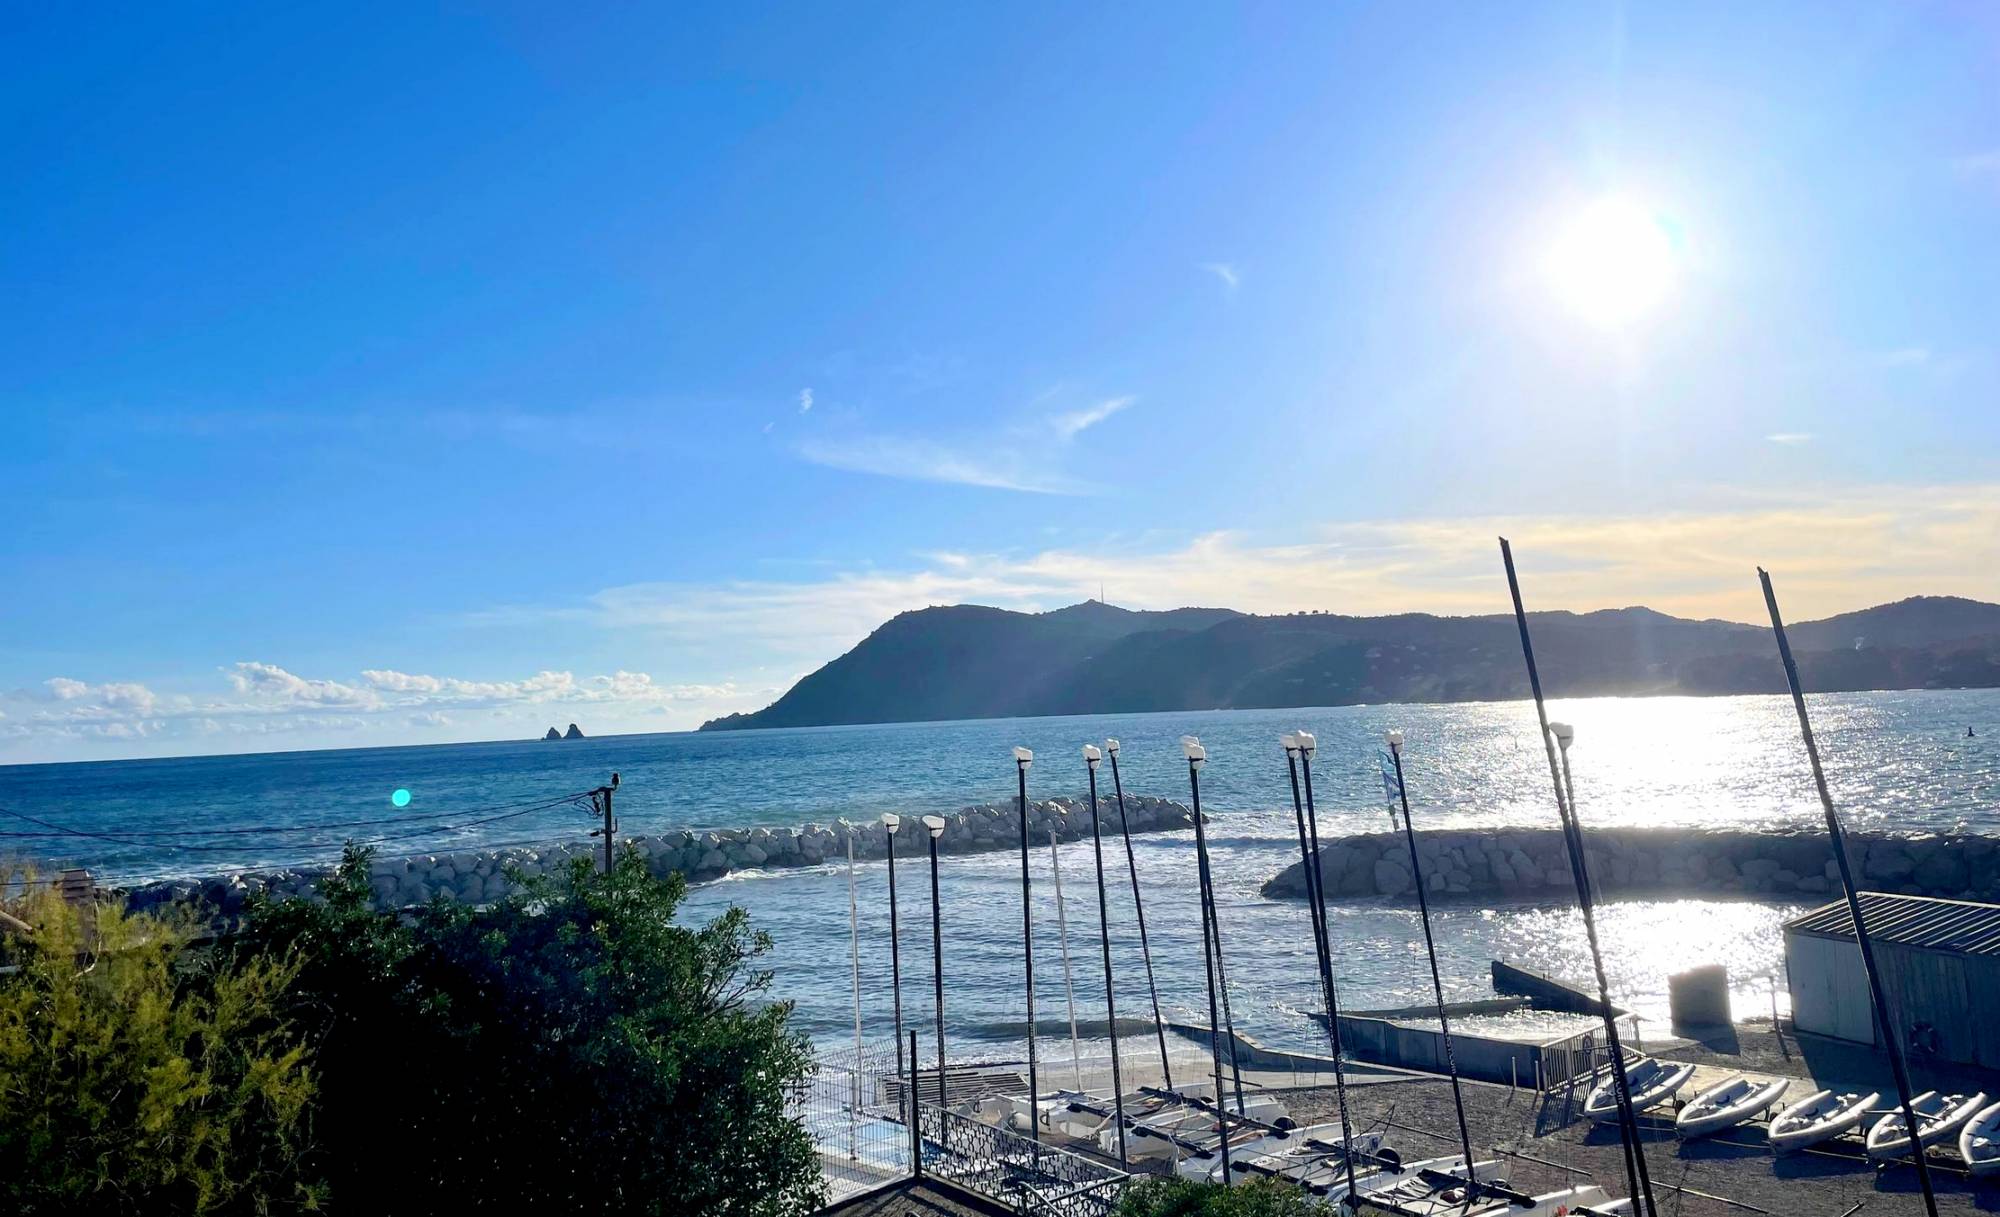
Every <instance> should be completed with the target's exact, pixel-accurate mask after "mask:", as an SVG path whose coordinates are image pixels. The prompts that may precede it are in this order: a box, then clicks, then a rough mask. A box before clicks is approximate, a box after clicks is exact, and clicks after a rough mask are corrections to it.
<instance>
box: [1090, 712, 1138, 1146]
mask: <svg viewBox="0 0 2000 1217" xmlns="http://www.w3.org/2000/svg"><path fill="white" fill-rule="evenodd" d="M1103 759H1104V754H1103V753H1101V752H1099V751H1098V750H1097V748H1096V746H1095V745H1093V744H1085V745H1084V746H1083V763H1084V767H1085V768H1086V769H1088V770H1090V852H1091V854H1092V856H1093V857H1095V858H1096V859H1097V941H1098V943H1099V944H1100V945H1101V946H1102V947H1103V948H1104V1025H1105V1029H1106V1031H1108V1032H1109V1033H1110V1036H1111V1109H1112V1120H1113V1121H1114V1122H1115V1123H1116V1124H1117V1127H1118V1165H1120V1166H1127V1165H1129V1161H1128V1159H1127V1157H1126V1153H1125V1083H1124V1081H1123V1079H1121V1078H1120V1077H1119V1075H1118V1002H1117V1000H1116V998H1115V997H1114V996H1113V993H1112V986H1111V906H1110V902H1109V901H1108V900H1107V899H1106V898H1105V894H1104V833H1103V831H1102V828H1101V826H1100V825H1099V823H1098V819H1097V766H1098V764H1099V762H1101V761H1102V760H1103ZM1079 1089H1081V1087H1079Z"/></svg>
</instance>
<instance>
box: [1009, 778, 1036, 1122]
mask: <svg viewBox="0 0 2000 1217" xmlns="http://www.w3.org/2000/svg"><path fill="white" fill-rule="evenodd" d="M1034 763H1035V754H1034V753H1032V752H1030V751H1028V750H1027V749H1026V748H1016V749H1014V775H1015V778H1016V780H1017V781H1018V783H1019V786H1018V791H1019V793H1018V794H1016V796H1015V806H1016V807H1017V808H1019V810H1020V813H1021V961H1022V964H1023V965H1024V970H1025V973H1026V976H1027V994H1028V1128H1029V1131H1031V1132H1033V1133H1034V1135H1035V1145H1036V1147H1037V1148H1039V1147H1040V1146H1041V1143H1042V1113H1041V1109H1040V1107H1039V1106H1037V1104H1039V1103H1040V1102H1041V1100H1042V1091H1041V1079H1040V1073H1039V1070H1038V1069H1037V1068H1036V1065H1037V1061H1036V1059H1035V917H1034V911H1033V909H1032V908H1031V907H1030V906H1029V903H1028V898H1029V892H1030V887H1029V881H1028V766H1030V765H1032V764H1034Z"/></svg>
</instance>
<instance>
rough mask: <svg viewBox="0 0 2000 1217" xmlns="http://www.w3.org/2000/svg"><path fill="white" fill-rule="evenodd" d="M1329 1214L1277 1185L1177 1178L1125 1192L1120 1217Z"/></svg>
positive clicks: (1321, 1204) (1326, 1207)
mask: <svg viewBox="0 0 2000 1217" xmlns="http://www.w3.org/2000/svg"><path fill="white" fill-rule="evenodd" d="M1333 1212H1334V1208H1333V1206H1332V1205H1330V1204H1328V1203H1327V1202H1326V1201H1324V1200H1321V1199H1318V1198H1316V1197H1313V1196H1310V1195H1307V1194H1306V1192H1305V1191H1304V1190H1303V1189H1301V1188H1299V1187H1297V1186H1296V1185H1294V1184H1291V1183H1286V1182H1284V1181H1282V1180H1278V1179H1253V1180H1249V1181H1247V1182H1243V1183H1239V1184H1237V1185H1236V1186H1234V1187H1224V1186H1222V1185H1221V1184H1220V1183H1207V1182H1199V1181H1196V1180H1194V1179H1184V1178H1180V1177H1178V1176H1163V1177H1156V1178H1151V1179H1145V1180H1142V1181H1140V1182H1138V1183H1135V1184H1133V1185H1132V1186H1131V1187H1129V1188H1127V1189H1126V1191H1125V1195H1124V1197H1123V1198H1122V1199H1121V1200H1120V1201H1119V1204H1118V1213H1119V1217H1332V1214H1333Z"/></svg>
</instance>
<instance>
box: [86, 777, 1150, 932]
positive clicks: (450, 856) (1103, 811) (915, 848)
mask: <svg viewBox="0 0 2000 1217" xmlns="http://www.w3.org/2000/svg"><path fill="white" fill-rule="evenodd" d="M1098 808H1099V816H1100V819H1101V820H1102V821H1103V831H1104V833H1105V835H1106V836H1110V837H1113V838H1115V837H1116V835H1117V832H1118V805H1117V803H1115V802H1111V803H1106V802H1104V801H1102V800H1100V801H1099V804H1098ZM1125 809H1126V817H1127V821H1128V823H1129V826H1130V828H1131V830H1132V831H1133V832H1139V833H1143V832H1162V831H1171V830H1173V829H1176V828H1184V827H1187V824H1188V815H1189V812H1188V809H1187V807H1186V806H1185V805H1184V804H1181V803H1176V802H1173V801H1172V800H1169V799H1156V798H1152V797H1150V796H1145V795H1137V796H1134V795H1127V796H1126V798H1125ZM943 819H944V821H945V829H944V833H943V835H942V836H940V837H939V838H938V852H939V853H941V854H968V853H980V852H984V851H988V850H997V849H1011V848H1016V847H1018V846H1019V844H1020V833H1021V822H1020V815H1019V813H1018V811H1017V810H1016V809H1015V807H1014V805H1013V804H1011V803H1009V804H1004V805H1002V804H991V803H989V804H983V805H981V806H977V807H966V808H962V809H960V810H958V811H955V812H951V813H949V814H947V815H945V816H944V817H943ZM1051 831H1053V832H1054V833H1055V834H1056V836H1057V838H1058V839H1060V840H1063V841H1074V840H1077V839H1079V838H1082V837H1087V836H1089V835H1090V803H1089V800H1087V799H1070V798H1058V799H1038V800H1036V801H1034V802H1032V803H1030V804H1028V837H1029V840H1030V841H1031V842H1033V843H1035V844H1038V845H1045V844H1047V842H1048V839H1049V833H1050V832H1051ZM927 835H928V834H927V832H926V830H925V829H924V826H923V825H922V824H921V823H920V822H919V820H918V818H917V817H915V816H904V817H903V822H902V829H901V831H900V832H898V833H897V849H896V852H897V854H898V856H900V857H902V858H907V859H914V858H916V857H918V856H921V855H923V854H925V853H927V852H928V845H927V841H926V837H927ZM850 839H852V841H853V842H854V857H855V859H856V860H857V861H861V860H869V859H875V858H885V857H887V856H888V830H887V829H886V828H885V827H884V826H883V825H882V824H881V822H880V821H869V822H866V823H861V824H854V823H850V822H848V821H845V820H842V821H837V822H835V823H833V824H807V825H805V826H804V827H802V828H729V829H718V830H713V831H708V832H688V831H680V832H667V833H659V834H655V835H644V834H635V835H632V836H624V835H620V836H619V837H618V838H617V839H616V843H617V845H618V847H620V848H624V849H631V850H635V851H637V852H638V854H639V855H640V856H641V857H643V858H644V859H645V860H646V867H647V869H648V870H650V871H651V872H652V873H653V874H655V875H658V876H661V877H665V876H666V875H668V874H670V873H679V874H681V875H684V876H686V877H687V878H688V879H689V880H690V881H694V882H703V881H706V880H710V879H720V878H721V877H722V876H724V875H727V874H729V873H730V872H732V871H741V870H772V869H784V868H791V867H803V866H818V865H820V864H822V863H827V862H836V861H844V860H845V859H846V857H847V843H848V841H849V840H850ZM602 849H603V847H602V846H601V845H600V844H598V843H597V842H595V841H592V840H589V839H587V838H585V839H581V840H576V841H564V842H551V843H549V844H547V845H531V846H513V847H509V848H506V849H493V850H467V851H463V852H458V853H430V854H415V855H410V856H407V857H395V858H382V857H378V858H375V859H374V860H373V861H372V862H371V863H370V865H369V883H370V885H371V886H372V887H373V888H374V892H375V903H376V904H377V905H378V906H379V907H383V908H405V907H408V906H410V905H418V904H427V903H429V902H430V901H431V899H432V898H434V897H437V896H443V897H445V898H446V899H450V900H458V901H463V902H466V903H470V904H483V903H486V902H489V901H493V900H499V899H501V898H502V897H504V896H507V895H510V894H512V893H514V892H516V891H518V890H519V882H518V877H527V876H539V875H546V874H551V873H556V872H560V871H561V870H562V869H563V868H565V867H567V866H568V865H569V864H570V862H572V861H573V860H575V859H578V858H595V857H598V856H599V855H600V854H601V852H602ZM328 869H329V868H327V867H324V866H320V867H299V868H295V869H282V870H264V871H243V872H240V873H234V874H226V875H210V876H206V877H201V878H190V879H169V880H162V881H160V882H157V883H148V884H145V885H143V886H140V887H135V888H132V889H129V890H128V891H126V893H125V900H126V904H127V906H128V907H130V908H133V909H147V908H152V907H156V906H159V905H162V904H169V903H188V904H196V905H200V906H204V907H206V908H208V909H210V910H213V911H215V912H219V913H222V914H224V915H232V914H235V913H237V912H239V911H240V910H241V909H242V908H243V905H244V904H245V902H247V901H248V900H249V899H250V898H251V897H252V896H254V895H257V894H259V893H269V894H272V895H276V896H305V895H311V894H312V893H313V892H314V890H315V887H314V885H315V884H316V883H317V882H318V881H319V880H320V879H321V878H323V877H324V876H325V875H326V873H327V871H328Z"/></svg>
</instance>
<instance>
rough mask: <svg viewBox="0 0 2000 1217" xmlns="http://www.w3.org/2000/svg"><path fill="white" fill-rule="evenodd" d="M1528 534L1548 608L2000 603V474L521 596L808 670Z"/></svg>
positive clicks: (1692, 611) (1208, 600) (1360, 592)
mask: <svg viewBox="0 0 2000 1217" xmlns="http://www.w3.org/2000/svg"><path fill="white" fill-rule="evenodd" d="M1502 534H1504V535H1506V536H1508V537H1510V538H1511V539H1512V540H1513V542H1514V544H1515V549H1516V552H1517V553H1518V554H1519V555H1520V557H1521V560H1522V564H1523V566H1522V569H1523V573H1524V576H1525V577H1527V578H1528V579H1529V580H1530V582H1531V583H1532V585H1533V594H1534V598H1535V602H1536V604H1537V605H1539V606H1541V607H1544V608H1569V609H1579V610H1584V609H1593V608H1615V607H1622V606H1625V605H1633V604H1645V605H1650V606H1651V607H1653V608H1657V609H1660V610H1662V611H1664V612H1671V613H1678V614H1681V615H1685V616H1691V617H1722V618H1727V619H1730V620H1737V621H1753V622H1754V621H1756V620H1757V616H1758V611H1759V609H1760V607H1761V601H1760V600H1759V599H1758V598H1757V591H1756V583H1755V578H1754V575H1753V574H1752V572H1753V571H1754V570H1755V568H1756V567H1757V566H1758V565H1759V564H1763V565H1767V566H1769V567H1771V568H1772V569H1773V571H1774V572H1775V573H1777V574H1778V575H1779V576H1780V578H1781V580H1782V582H1783V584H1784V589H1785V600H1786V607H1787V609H1788V610H1789V611H1790V613H1791V614H1792V615H1793V616H1794V617H1796V618H1799V619H1801V620H1803V619H1807V618H1810V617H1815V616H1824V615H1828V614H1832V613H1837V612H1843V611H1846V610H1849V609H1855V608H1860V607H1864V606H1866V605H1869V604H1876V603H1881V602H1884V601H1888V600H1896V599H1901V598H1903V597H1906V596H1911V595H1916V594H1919V593H1926V594H1950V595H1962V596H1971V597H1976V598H1979V599H1986V600H2000V486H1983V485H1967V486H1946V487H1908V486H1882V487H1872V488H1871V487H1863V488H1859V489H1854V490H1843V491H1840V492H1837V493H1836V492H1827V493H1825V494H1822V495H1816V496H1798V497H1793V498H1786V499H1774V500H1770V501H1763V502H1755V503H1749V504H1746V505H1744V506H1742V507H1740V508H1737V509H1731V510H1715V511H1707V512H1689V513H1680V514H1670V515H1632V516H1609V517H1598V516H1536V517H1498V516H1495V517H1474V518H1464V519H1429V520H1404V521H1369V522H1351V523H1328V524H1325V525H1322V526H1320V527H1319V528H1317V529H1309V530H1306V531H1305V532H1304V533H1303V534H1302V535H1301V538H1300V539H1299V540H1296V541H1289V542H1286V543H1282V544H1268V543H1266V544H1259V543H1255V542H1253V541H1251V540H1250V539H1248V538H1245V537H1242V536H1239V535H1236V534H1232V533H1225V532H1217V533H1209V534H1204V535H1201V536H1196V537H1191V538H1187V539H1185V540H1184V541H1182V542H1180V543H1179V544H1178V545H1172V546H1168V547H1166V548H1157V547H1156V548H1152V549H1149V550H1143V551H1142V550H1138V549H1134V548H1125V547H1120V548H1116V549H1105V550H1079V549H1048V550H1043V551H1040V552H1035V553H998V554H996V553H986V554H979V553H965V552H952V553H949V554H934V555H930V556H928V557H927V558H926V559H925V560H924V561H923V563H922V564H920V565H918V566H916V567H914V568H912V569H907V570H901V571H886V570H858V571H853V572H847V573H840V574H835V575H832V576H829V577H826V578H822V579H814V580H810V581H801V582H775V581H734V582H729V583H722V584H663V583H662V584H637V585H628V586H623V587H615V588H607V589H605V590H604V591H602V592H599V593H597V594H596V595H594V596H592V597H590V598H589V599H588V600H587V601H586V602H584V603H582V604H580V605H572V606H566V607H560V608H553V609H547V610H533V609H519V610H514V613H515V614H516V615H514V616H512V617H510V618H508V620H511V621H514V622H517V623H518V622H520V621H524V620H533V619H534V616H535V614H536V613H537V612H538V611H540V612H545V613H548V614H553V615H558V616H561V617H563V618H564V619H565V620H569V621H572V622H582V623H586V624H594V625H596V626H599V627H601V628H604V629H608V630H634V629H636V630H646V631H657V632H659V633H661V634H663V635H665V636H667V637H669V638H683V639H687V640H699V641H700V642H701V643H702V644H703V645H705V646H711V647H713V646H723V647H746V648H748V647H757V648H763V649H765V650H767V651H771V650H775V651H778V652H781V653H782V654H784V655H785V656H786V657H787V658H788V659H795V660H797V661H798V662H801V663H803V664H806V665H808V666H809V665H811V664H815V663H818V662H823V661H824V660H827V659H831V658H833V657H834V656H835V655H838V654H840V653H841V652H843V651H845V650H846V649H848V648H849V647H851V646H853V645H854V643H855V642H857V641H858V640H859V639H861V638H862V637H863V636H865V635H866V634H867V633H868V632H869V631H870V630H872V629H874V628H875V627H876V626H877V625H879V624H881V623H882V622H883V621H884V620H886V619H888V618H889V617H893V616H895V615H896V614H897V613H900V612H904V611H906V610H909V609H916V608H923V607H925V606H926V605H933V604H955V603H978V604H990V605H995V606H998V607H1001V608H1018V609H1044V608H1054V607H1057V606H1059V605H1062V604H1067V603H1072V602H1074V601H1077V600H1082V599H1085V598H1087V597H1089V596H1094V595H1096V593H1097V587H1098V583H1099V580H1103V581H1105V582H1107V583H1108V584H1109V585H1110V586H1111V587H1112V588H1114V589H1117V592H1116V594H1115V595H1114V597H1113V599H1114V600H1116V601H1118V602H1120V603H1124V604H1128V605H1131V606H1134V607H1140V608H1171V607H1175V606H1178V605H1188V604H1204V605H1221V606H1227V607H1231V608H1240V609H1247V610H1250V611H1254V612H1273V613H1284V612H1294V611H1298V610H1303V609H1329V610H1333V611H1336V612H1346V613H1393V612H1409V611H1427V612H1438V613H1491V612H1501V611H1505V608H1506V587H1505V583H1504V580H1503V579H1502V576H1501V574H1500V567H1499V558H1498V553H1497V550H1496V549H1495V544H1494V537H1495V536H1497V535H1502Z"/></svg>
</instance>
